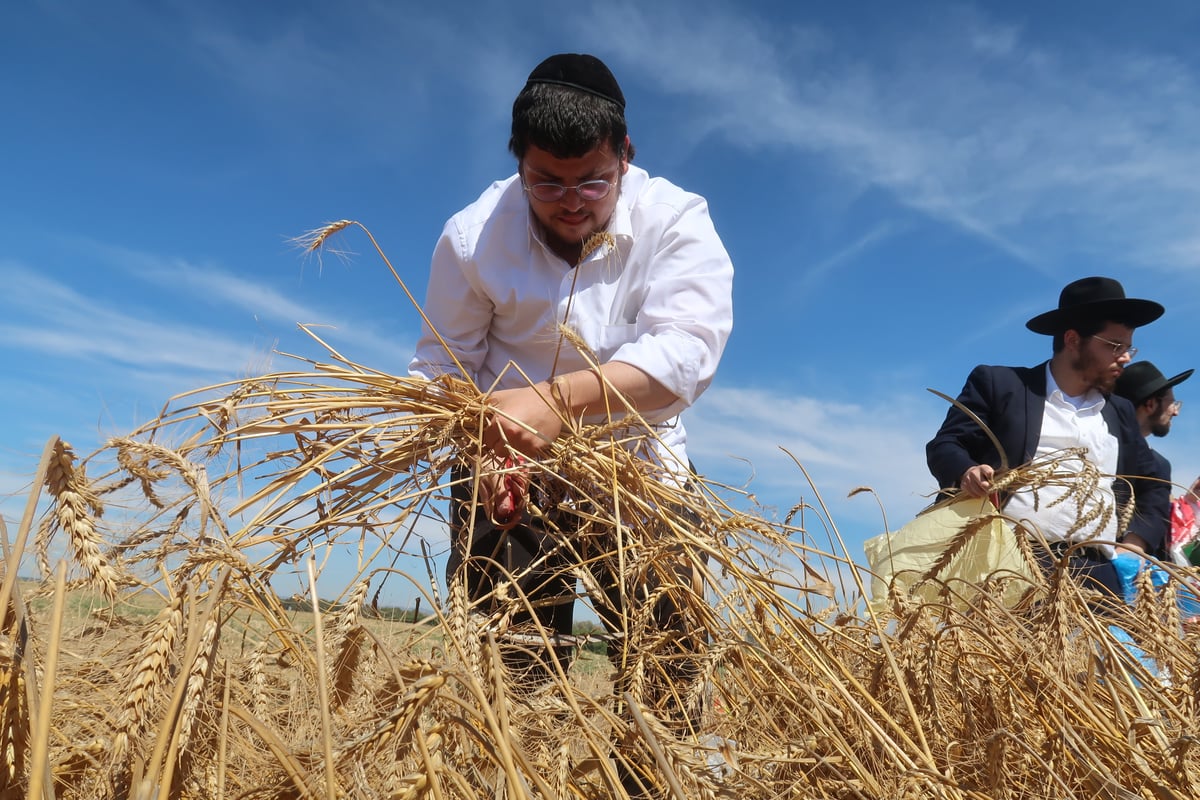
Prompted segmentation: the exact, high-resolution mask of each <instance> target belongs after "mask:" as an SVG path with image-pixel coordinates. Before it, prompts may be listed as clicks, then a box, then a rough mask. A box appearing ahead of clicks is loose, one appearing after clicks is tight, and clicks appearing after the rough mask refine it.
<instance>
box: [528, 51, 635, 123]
mask: <svg viewBox="0 0 1200 800" xmlns="http://www.w3.org/2000/svg"><path fill="white" fill-rule="evenodd" d="M531 83H554V84H558V85H559V86H570V87H571V88H572V89H579V90H581V91H584V92H587V93H588V94H594V95H596V97H603V98H604V99H605V100H611V101H612V102H614V103H616V104H617V105H618V106H620V107H621V110H622V111H624V110H625V95H623V94H621V87H620V86H618V85H617V79H616V78H614V77H613V74H612V73H611V72H609V70H608V67H606V66H604V62H603V61H601V60H600V59H598V58H596V57H595V56H589V55H587V54H585V53H559V54H558V55H556V56H550V57H549V58H547V59H546V60H545V61H543V62H542V63H540V64H538V65H537V66H536V67H534V68H533V72H531V73H529V80H527V81H526V82H525V85H526V86H529V84H531Z"/></svg>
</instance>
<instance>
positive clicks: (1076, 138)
mask: <svg viewBox="0 0 1200 800" xmlns="http://www.w3.org/2000/svg"><path fill="white" fill-rule="evenodd" d="M609 13H612V9H610V8H607V7H606V9H605V11H604V14H605V15H607V14H609ZM618 13H619V14H620V16H621V17H622V18H623V19H624V20H625V21H626V24H625V28H624V31H625V33H624V35H623V36H621V37H616V40H615V41H614V42H613V43H612V45H613V47H614V48H616V49H617V50H618V52H619V53H620V57H621V59H622V61H623V62H625V64H626V70H627V71H635V72H636V73H637V74H639V75H642V76H648V77H649V78H650V79H651V80H654V81H656V82H657V84H658V90H659V91H661V92H662V93H664V94H665V95H668V96H676V97H678V96H680V95H683V96H690V97H692V98H695V100H696V102H695V103H694V104H692V105H691V106H690V108H691V109H692V113H694V114H695V115H696V119H695V120H694V123H695V125H696V126H698V127H700V128H702V129H704V130H707V131H710V132H711V133H712V134H714V135H719V136H721V137H723V138H725V139H727V140H728V141H729V142H731V143H733V144H735V145H740V146H742V147H744V148H752V149H758V148H768V149H769V150H770V151H777V149H778V148H781V147H782V148H792V149H795V150H797V151H804V152H807V153H815V154H820V155H821V156H822V157H824V158H826V159H829V160H830V163H833V164H836V165H837V166H838V167H839V168H840V170H841V172H842V174H843V175H845V176H848V177H851V178H854V179H856V180H859V181H862V182H863V183H864V184H865V185H871V186H879V187H882V188H884V189H887V190H888V191H890V192H892V193H893V194H894V196H895V197H896V198H897V199H899V200H900V201H901V202H904V203H906V204H908V205H910V206H912V207H914V208H917V209H919V210H921V211H923V212H924V213H926V214H927V215H929V216H931V217H933V218H935V219H940V220H944V221H947V222H949V223H952V224H954V225H956V226H958V227H960V228H962V229H964V230H966V231H969V232H971V233H972V234H974V235H976V236H979V237H981V238H983V239H986V240H988V241H991V242H992V243H993V244H995V245H996V246H997V247H1000V248H1002V249H1004V250H1005V251H1006V252H1009V253H1010V254H1011V255H1013V256H1016V257H1018V258H1021V259H1023V260H1025V261H1027V262H1029V263H1031V264H1032V265H1034V266H1039V267H1040V268H1042V269H1045V268H1046V264H1052V263H1053V262H1054V261H1055V260H1056V259H1061V258H1064V257H1066V256H1067V255H1069V254H1072V253H1075V254H1078V253H1083V254H1087V255H1092V256H1097V257H1099V256H1102V257H1103V258H1104V259H1105V260H1106V261H1109V262H1112V261H1124V262H1131V263H1136V264H1140V265H1145V266H1151V267H1158V268H1162V269H1165V270H1172V271H1176V272H1181V273H1182V272H1184V271H1188V270H1191V271H1195V268H1196V267H1197V266H1200V261H1198V260H1197V253H1196V248H1195V246H1194V233H1193V230H1194V220H1195V218H1196V216H1197V213H1198V212H1200V186H1198V185H1197V184H1196V183H1195V182H1194V181H1191V180H1189V179H1188V178H1187V177H1185V176H1190V175H1196V174H1200V151H1198V150H1197V149H1196V148H1195V147H1194V146H1193V141H1194V132H1195V130H1196V129H1197V127H1200V99H1198V98H1200V92H1198V91H1197V89H1198V88H1200V87H1198V86H1197V82H1198V80H1197V75H1196V74H1195V71H1194V68H1193V66H1192V65H1189V64H1184V63H1182V62H1180V61H1178V60H1176V59H1172V58H1170V57H1166V56H1160V55H1158V54H1155V53H1150V52H1145V51H1140V50H1136V49H1133V48H1131V47H1129V46H1125V45H1123V44H1121V43H1119V42H1112V41H1100V40H1098V39H1089V38H1088V36H1087V35H1086V34H1084V35H1078V36H1075V37H1073V38H1072V44H1071V46H1070V47H1069V48H1068V47H1067V46H1065V45H1052V44H1047V43H1046V42H1045V40H1039V41H1037V42H1034V41H1033V40H1032V39H1031V38H1029V37H1027V36H1025V35H1024V33H1023V31H1022V30H1021V28H1020V27H1019V26H1018V25H1015V24H1013V23H1011V22H1007V21H1005V20H1003V19H997V18H993V17H991V16H988V15H985V14H984V13H982V12H978V11H970V10H965V9H964V10H958V11H952V12H951V13H947V14H944V15H941V16H940V17H939V18H937V19H936V21H935V22H934V24H932V25H930V26H928V27H927V28H916V27H914V28H912V29H910V30H906V31H901V30H893V31H892V33H893V34H895V35H893V36H889V37H887V38H886V39H885V38H882V37H871V36H870V35H869V31H867V32H866V35H864V36H863V38H862V39H861V40H859V41H857V42H855V44H854V45H853V46H850V45H849V43H846V44H845V45H843V43H842V42H839V41H837V40H836V39H834V41H833V46H832V47H831V46H829V45H828V40H829V39H830V38H831V37H833V36H834V35H833V34H832V33H828V34H827V35H824V36H814V35H808V36H802V37H801V41H804V42H817V43H819V44H816V45H812V46H810V47H808V48H807V49H804V48H800V49H798V48H797V47H796V46H795V44H794V41H795V40H794V38H793V34H794V29H793V28H790V27H787V26H779V27H776V26H774V25H773V24H772V23H770V22H768V21H767V20H766V19H764V18H761V17H755V16H753V15H748V14H745V13H743V12H742V11H741V10H740V9H734V8H733V7H726V6H721V5H715V4H709V5H706V6H705V13H695V12H694V10H693V9H692V7H691V6H690V5H689V6H688V7H687V8H686V9H684V8H683V7H682V6H678V5H675V6H665V7H664V6H663V5H661V4H660V5H658V6H655V7H654V8H653V9H649V8H647V7H644V6H634V5H632V4H629V5H625V6H622V7H621V10H620V11H619V12H618ZM853 47H858V48H869V52H868V51H866V50H865V49H864V50H855V49H852V48H853ZM695 53H704V58H702V59H697V58H693V57H691V56H692V54H695Z"/></svg>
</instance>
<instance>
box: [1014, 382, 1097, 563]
mask: <svg viewBox="0 0 1200 800" xmlns="http://www.w3.org/2000/svg"><path fill="white" fill-rule="evenodd" d="M1105 402H1106V401H1105V399H1104V395H1103V394H1101V393H1100V392H1098V391H1096V390H1094V389H1093V390H1091V391H1089V392H1088V393H1087V394H1085V395H1083V396H1082V397H1069V396H1067V395H1065V394H1063V391H1062V389H1060V388H1059V387H1058V384H1057V383H1055V381H1054V376H1053V375H1052V374H1051V373H1050V365H1049V364H1047V365H1046V410H1045V413H1044V414H1043V416H1042V432H1041V436H1040V437H1039V438H1038V445H1037V452H1036V453H1035V454H1034V457H1035V458H1038V459H1040V458H1043V457H1045V456H1050V455H1054V454H1056V453H1059V452H1060V451H1062V450H1065V449H1067V448H1071V447H1085V448H1087V453H1086V455H1085V458H1086V459H1087V461H1089V462H1091V463H1092V464H1093V465H1094V466H1095V467H1096V469H1098V470H1099V471H1100V474H1101V475H1102V476H1104V477H1103V478H1102V479H1101V480H1100V482H1099V485H1098V486H1097V487H1096V490H1095V491H1094V492H1091V493H1090V494H1089V495H1088V497H1087V498H1086V500H1085V502H1084V507H1083V509H1082V510H1080V508H1079V507H1078V506H1077V504H1076V502H1075V501H1074V500H1071V499H1068V500H1065V501H1062V502H1058V503H1057V504H1056V503H1055V501H1058V500H1060V498H1062V497H1063V496H1064V495H1066V493H1067V487H1066V486H1058V485H1053V484H1052V485H1049V486H1044V487H1042V488H1040V489H1038V490H1037V493H1036V508H1035V495H1034V491H1033V490H1031V489H1022V490H1021V491H1019V492H1016V493H1014V494H1013V496H1012V497H1011V498H1010V499H1009V501H1008V503H1006V504H1005V506H1004V513H1005V514H1007V515H1009V516H1011V517H1013V518H1014V519H1016V520H1029V521H1030V522H1031V523H1033V524H1035V525H1037V527H1038V529H1039V530H1040V531H1041V532H1042V534H1043V535H1044V536H1045V537H1046V539H1047V540H1048V541H1056V540H1059V541H1060V540H1062V539H1063V538H1065V537H1064V534H1065V533H1066V532H1067V531H1069V530H1070V529H1071V526H1073V525H1075V524H1076V522H1077V521H1078V519H1079V518H1080V517H1083V516H1085V515H1086V514H1088V513H1089V512H1091V511H1093V510H1095V509H1103V508H1107V509H1108V510H1109V511H1110V514H1109V517H1108V520H1107V522H1106V523H1105V524H1103V525H1101V524H1099V523H1100V522H1101V519H1102V518H1097V520H1096V522H1094V523H1091V524H1088V525H1085V526H1084V527H1083V529H1081V530H1079V531H1077V532H1075V534H1074V535H1072V537H1071V540H1072V541H1075V542H1082V541H1090V542H1091V543H1093V544H1097V545H1099V546H1100V547H1102V548H1103V549H1104V550H1105V551H1106V552H1107V553H1108V555H1109V556H1110V557H1111V556H1112V555H1113V553H1114V548H1113V547H1112V543H1113V542H1115V541H1116V537H1117V520H1116V512H1115V508H1116V500H1115V499H1114V497H1113V492H1112V477H1111V476H1112V475H1114V474H1115V473H1116V471H1117V449H1118V447H1119V445H1118V443H1117V438H1116V437H1115V436H1113V435H1112V433H1111V432H1110V431H1109V429H1108V423H1106V422H1105V421H1104V416H1103V414H1102V413H1101V412H1102V411H1103V410H1104V405H1105ZM1083 469H1084V465H1083V463H1082V462H1081V461H1079V460H1077V459H1065V460H1063V461H1062V462H1060V464H1059V466H1058V468H1057V473H1056V474H1058V475H1061V476H1063V477H1064V478H1066V479H1068V480H1069V479H1070V478H1071V477H1072V476H1074V475H1078V474H1079V473H1081V472H1082V471H1083Z"/></svg>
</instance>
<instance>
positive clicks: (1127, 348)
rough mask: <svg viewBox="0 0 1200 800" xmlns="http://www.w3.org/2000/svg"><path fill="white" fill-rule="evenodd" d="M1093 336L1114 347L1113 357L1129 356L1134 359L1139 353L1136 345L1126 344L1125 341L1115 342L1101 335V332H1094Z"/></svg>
mask: <svg viewBox="0 0 1200 800" xmlns="http://www.w3.org/2000/svg"><path fill="white" fill-rule="evenodd" d="M1092 338H1093V339H1095V340H1097V341H1100V342H1104V343H1105V344H1106V345H1109V346H1110V347H1112V349H1113V358H1121V357H1122V356H1129V358H1130V359H1132V358H1133V357H1134V356H1136V355H1137V351H1138V349H1137V348H1136V347H1134V346H1133V345H1128V344H1124V343H1123V342H1114V341H1113V340H1112V339H1105V338H1104V337H1103V336H1100V335H1099V334H1093V335H1092Z"/></svg>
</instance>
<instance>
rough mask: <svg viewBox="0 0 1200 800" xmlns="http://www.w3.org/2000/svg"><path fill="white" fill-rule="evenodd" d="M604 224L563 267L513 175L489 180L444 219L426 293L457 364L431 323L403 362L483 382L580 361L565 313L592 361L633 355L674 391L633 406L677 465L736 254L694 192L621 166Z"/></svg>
mask: <svg viewBox="0 0 1200 800" xmlns="http://www.w3.org/2000/svg"><path fill="white" fill-rule="evenodd" d="M607 230H608V232H609V233H611V234H612V236H613V239H614V241H615V244H616V247H615V249H611V248H609V247H607V246H601V247H599V248H597V249H596V250H595V251H593V252H592V253H591V254H590V255H589V256H588V257H587V258H585V259H584V260H583V261H581V262H580V264H579V265H578V266H577V267H575V268H572V267H571V265H569V264H567V262H566V261H564V260H563V259H562V258H561V257H559V256H558V255H556V254H555V253H554V252H553V251H552V250H551V249H550V248H549V247H548V246H547V245H546V243H545V241H544V239H543V236H542V233H541V230H540V225H539V224H538V223H537V220H536V218H535V217H534V216H533V214H532V213H531V212H530V209H529V203H528V200H527V199H526V197H525V192H524V190H523V188H522V186H521V181H520V179H519V178H518V177H517V176H515V175H514V176H513V177H511V178H508V179H507V180H504V181H500V182H497V183H494V184H492V186H490V187H489V188H488V189H487V190H486V191H485V192H484V193H483V194H482V195H481V196H480V197H479V199H478V200H476V201H475V202H474V203H472V204H471V205H470V206H468V207H467V208H465V209H463V210H462V211H460V212H459V213H457V214H455V215H454V216H453V217H451V218H450V220H449V221H448V222H447V223H446V226H445V228H444V229H443V231H442V236H441V238H440V239H439V240H438V243H437V247H436V248H435V250H434V254H433V262H432V265H431V268H430V276H429V289H428V294H427V295H426V300H425V305H424V311H425V314H426V316H427V317H428V319H429V322H430V323H432V326H433V330H436V331H437V332H438V333H439V334H440V335H441V337H442V339H444V340H445V342H446V345H447V346H448V347H449V349H450V350H451V351H453V354H454V356H455V357H456V358H457V359H458V361H459V362H460V363H461V364H462V368H463V370H462V371H465V372H466V375H460V370H459V369H458V368H457V367H456V366H455V364H454V360H453V359H452V358H450V356H449V354H448V353H447V349H446V347H443V345H442V344H441V342H439V341H438V338H437V337H436V336H435V335H434V334H433V331H432V330H431V329H430V327H429V325H428V324H425V325H423V328H422V333H421V339H420V341H419V342H418V343H417V349H416V353H415V355H414V357H413V359H412V362H411V363H410V364H409V372H410V373H411V374H413V375H416V376H419V377H424V378H429V379H432V378H435V377H437V376H439V375H443V374H452V375H460V377H467V378H470V379H473V380H474V381H475V383H476V385H477V386H478V387H479V388H480V389H481V390H483V391H488V390H492V389H510V388H516V387H521V386H528V385H529V382H530V381H533V382H537V381H543V380H548V379H550V378H552V377H554V375H562V374H565V373H568V372H574V371H576V370H581V369H588V368H589V366H590V364H589V361H588V359H587V358H585V356H584V355H582V354H580V353H579V351H578V349H577V348H576V346H575V345H573V344H572V343H571V342H570V341H568V340H566V339H565V338H564V337H563V336H562V335H561V334H560V332H559V327H560V325H562V324H563V323H564V322H565V323H566V325H567V326H568V327H569V328H571V329H572V330H574V331H575V332H576V333H577V334H578V335H579V336H580V337H581V339H582V341H584V342H586V343H587V346H588V347H589V348H590V349H591V350H592V353H593V357H594V358H595V360H596V363H597V364H604V363H607V362H610V361H620V362H624V363H627V364H631V365H633V366H635V367H637V368H638V369H640V370H642V371H643V372H645V373H647V374H648V375H650V376H651V377H652V378H654V379H655V380H657V381H658V382H659V383H661V384H662V385H663V386H665V387H666V388H667V389H669V390H670V391H671V392H672V393H673V394H674V395H675V396H676V397H677V398H678V400H677V401H676V402H675V403H673V404H671V405H669V406H667V407H665V408H661V409H656V410H653V411H645V410H644V411H643V412H642V415H643V417H644V418H645V419H646V420H647V421H649V422H651V423H655V426H654V427H655V429H656V433H657V435H658V437H660V439H661V443H660V445H659V446H657V447H656V451H657V453H658V456H659V457H660V458H663V459H665V460H666V463H671V469H672V471H673V472H682V467H681V466H680V465H686V464H687V463H688V462H687V453H686V446H685V445H686V434H685V432H684V428H683V425H682V424H681V423H680V422H679V420H678V418H677V415H678V414H679V412H680V411H682V410H683V409H684V408H686V407H687V406H689V405H691V404H692V403H694V402H695V400H696V398H698V397H699V396H700V394H701V393H702V392H703V391H704V390H705V389H706V388H708V386H709V384H710V383H711V382H712V379H713V375H714V374H715V372H716V369H717V363H718V361H720V358H721V353H722V351H723V350H724V347H725V342H726V340H727V339H728V337H729V333H730V330H731V329H732V326H733V301H732V283H733V265H732V263H731V262H730V259H729V254H728V253H727V252H726V251H725V247H724V245H722V243H721V240H720V238H719V237H718V236H717V233H716V230H715V229H714V228H713V225H712V221H711V219H710V218H709V215H708V204H707V203H706V202H705V200H704V199H703V198H702V197H699V196H698V195H695V194H691V193H689V192H685V191H683V190H682V189H680V188H678V187H677V186H674V185H673V184H671V183H670V182H668V181H666V180H664V179H662V178H651V177H650V176H649V175H648V174H647V173H646V171H645V170H642V169H640V168H638V167H634V166H632V165H630V167H629V171H628V172H627V173H626V174H625V175H624V177H623V179H622V183H621V193H620V197H619V198H618V200H617V204H616V208H615V210H614V211H613V215H612V218H611V219H610V221H609V224H608V227H607ZM513 364H515V365H516V366H518V367H520V369H519V370H518V369H516V368H514V367H513V366H511V365H513ZM522 373H524V374H522ZM668 454H671V455H673V456H674V458H673V459H667V456H668ZM672 461H673V462H674V463H672Z"/></svg>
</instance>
